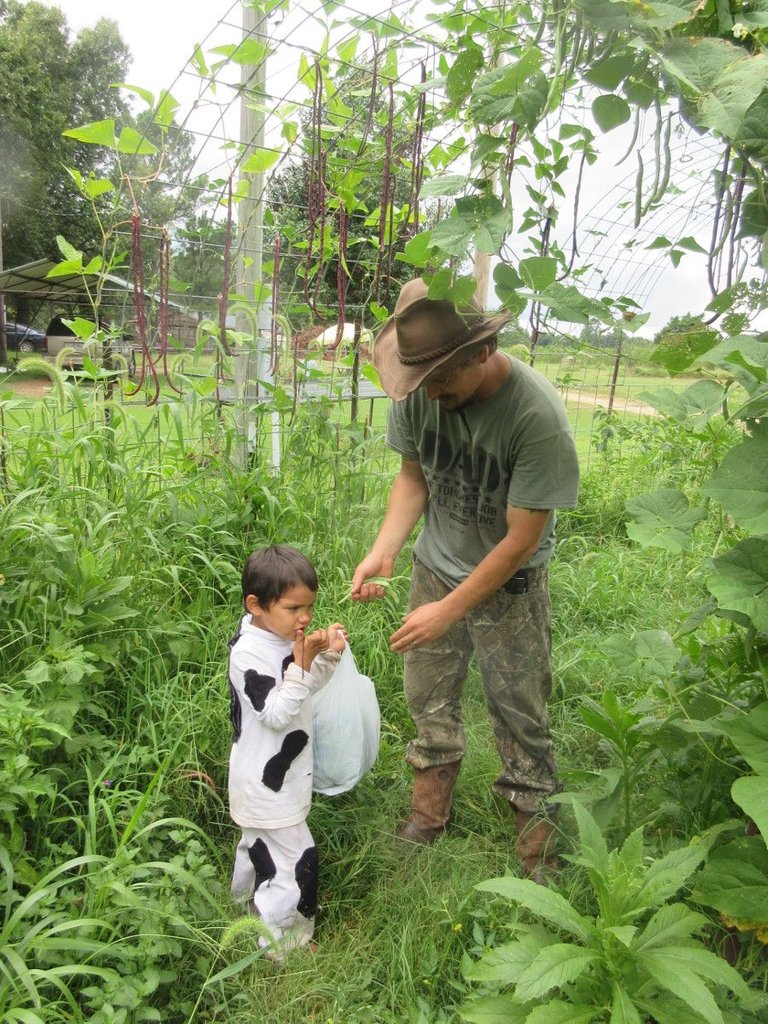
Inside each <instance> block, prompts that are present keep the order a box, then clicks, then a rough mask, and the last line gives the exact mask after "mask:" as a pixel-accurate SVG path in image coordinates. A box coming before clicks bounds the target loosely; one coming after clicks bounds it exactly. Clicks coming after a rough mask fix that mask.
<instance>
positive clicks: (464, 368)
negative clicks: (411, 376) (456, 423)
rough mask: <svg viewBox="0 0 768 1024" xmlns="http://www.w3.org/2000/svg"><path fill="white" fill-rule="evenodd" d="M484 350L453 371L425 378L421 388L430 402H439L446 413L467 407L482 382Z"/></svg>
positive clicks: (441, 371)
mask: <svg viewBox="0 0 768 1024" xmlns="http://www.w3.org/2000/svg"><path fill="white" fill-rule="evenodd" d="M485 356H486V350H485V349H482V350H481V351H480V352H477V353H475V355H474V356H472V357H471V358H470V359H469V360H468V361H466V362H464V363H462V364H460V365H459V366H457V367H455V368H454V369H453V370H442V369H441V370H440V371H439V372H438V373H435V374H433V375H431V376H430V377H428V378H427V380H425V381H424V383H423V385H422V387H423V388H424V390H425V391H426V393H427V398H428V399H429V400H430V401H431V402H439V403H440V408H441V409H445V410H446V412H457V411H458V410H459V409H463V408H464V406H465V405H469V404H470V403H471V402H472V400H473V398H474V397H475V393H476V391H477V389H478V388H479V387H480V384H481V383H482V380H483V364H484V363H485Z"/></svg>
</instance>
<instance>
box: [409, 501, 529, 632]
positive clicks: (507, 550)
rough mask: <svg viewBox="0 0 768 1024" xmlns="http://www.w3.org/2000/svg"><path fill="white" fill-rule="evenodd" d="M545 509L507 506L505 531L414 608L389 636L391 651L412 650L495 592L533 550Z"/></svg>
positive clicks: (525, 560)
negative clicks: (455, 580) (433, 597)
mask: <svg viewBox="0 0 768 1024" xmlns="http://www.w3.org/2000/svg"><path fill="white" fill-rule="evenodd" d="M548 518H549V509H527V508H515V507H514V506H512V505H508V506H507V534H506V536H505V537H504V539H503V540H501V541H499V543H498V544H497V545H496V547H494V548H493V549H492V550H491V551H489V552H488V554H487V555H486V556H485V558H484V559H483V560H482V562H480V563H479V565H478V566H477V567H476V568H475V569H473V570H472V572H471V573H470V574H469V576H467V578H466V579H465V580H463V581H462V582H461V583H460V584H459V586H458V587H456V589H455V590H452V591H451V592H450V593H449V594H447V595H446V596H445V597H444V598H443V599H442V600H440V601H432V602H430V603H429V604H425V605H422V606H421V607H420V608H414V610H413V611H412V612H409V613H408V614H407V615H406V616H405V617H404V619H403V625H402V626H401V627H400V629H398V630H397V632H396V633H393V634H392V636H391V637H390V644H389V645H390V648H391V649H392V650H393V651H398V652H402V651H406V650H409V649H410V650H413V649H414V648H416V647H420V646H421V645H422V644H425V643H428V642H429V641H432V640H437V638H438V637H441V636H443V634H444V633H447V632H448V630H449V629H450V628H451V626H453V625H454V623H456V622H458V621H459V619H461V618H463V617H464V615H466V613H467V612H468V611H470V610H471V609H472V608H476V607H477V605H479V604H481V603H482V602H483V601H484V600H485V599H486V598H487V597H490V595H491V594H493V593H495V592H496V591H497V590H499V589H500V587H501V586H502V585H503V584H504V583H506V582H507V580H508V579H509V578H510V576H513V575H514V574H515V573H516V572H517V570H518V569H519V568H520V566H521V565H525V563H526V562H527V561H528V560H529V559H530V557H531V556H532V555H533V554H534V553H535V552H536V550H537V549H538V547H539V543H540V541H541V535H542V532H543V530H544V527H545V526H546V524H547V520H548Z"/></svg>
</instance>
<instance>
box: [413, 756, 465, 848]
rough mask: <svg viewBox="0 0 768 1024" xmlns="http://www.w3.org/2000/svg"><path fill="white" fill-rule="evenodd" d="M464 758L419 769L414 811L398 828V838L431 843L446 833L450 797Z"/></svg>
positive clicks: (414, 792) (414, 795)
mask: <svg viewBox="0 0 768 1024" xmlns="http://www.w3.org/2000/svg"><path fill="white" fill-rule="evenodd" d="M460 766H461V761H454V762H453V764H438V765H435V766H434V767H432V768H416V769H415V776H414V780H413V795H412V797H411V806H412V807H413V812H412V813H411V816H410V817H409V818H406V820H405V821H404V822H403V823H402V824H401V825H400V827H399V828H398V830H397V836H398V838H399V839H408V840H410V842H412V843H420V844H421V845H422V846H428V845H429V844H430V843H433V842H434V841H435V839H437V837H438V836H439V835H441V834H442V833H443V832H445V826H446V825H447V823H448V817H449V815H450V813H451V800H452V797H453V787H454V785H455V783H456V777H457V775H458V774H459V767H460Z"/></svg>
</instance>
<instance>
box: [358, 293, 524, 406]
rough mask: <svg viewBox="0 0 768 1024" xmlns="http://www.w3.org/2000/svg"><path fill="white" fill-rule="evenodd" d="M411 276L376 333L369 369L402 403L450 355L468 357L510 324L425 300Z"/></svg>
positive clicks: (505, 317) (471, 308) (470, 308)
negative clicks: (387, 318)
mask: <svg viewBox="0 0 768 1024" xmlns="http://www.w3.org/2000/svg"><path fill="white" fill-rule="evenodd" d="M427 293H428V287H427V284H426V282H425V281H423V280H422V278H420V277H417V278H416V279H415V280H413V281H408V282H407V283H406V284H404V285H403V288H402V291H401V292H400V295H399V296H398V299H397V302H396V304H395V312H394V314H393V316H391V317H390V318H389V320H387V322H386V323H385V324H384V326H383V327H382V329H381V330H380V331H379V333H378V335H377V337H376V342H375V344H374V348H373V364H374V366H375V367H376V369H377V370H378V372H379V380H380V381H381V386H382V388H383V389H384V390H385V391H386V393H387V394H388V395H389V397H390V398H395V399H398V400H399V399H402V398H405V397H406V395H409V394H410V393H411V392H412V391H415V390H416V389H417V388H419V387H421V385H422V384H423V383H424V381H425V380H426V378H427V377H428V376H429V375H430V374H431V373H434V371H435V370H436V369H437V368H438V367H440V366H444V365H445V364H446V363H450V362H451V361H452V360H454V359H455V357H456V356H458V355H461V356H462V357H463V358H469V357H470V356H471V355H472V354H473V352H474V350H476V349H479V348H481V347H482V344H483V343H484V342H486V341H487V340H488V338H492V337H493V336H494V335H495V334H496V333H497V332H498V331H499V329H500V328H501V327H503V326H504V324H506V323H508V321H509V320H510V319H511V318H510V315H509V313H497V314H495V315H493V316H490V315H488V314H486V313H483V311H482V310H481V309H480V307H479V306H478V305H477V304H476V303H475V302H474V301H472V302H471V303H470V304H469V305H467V306H462V307H461V309H457V308H456V306H455V304H454V303H453V302H452V301H451V300H450V299H430V298H428V297H427Z"/></svg>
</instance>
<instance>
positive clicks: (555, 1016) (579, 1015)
mask: <svg viewBox="0 0 768 1024" xmlns="http://www.w3.org/2000/svg"><path fill="white" fill-rule="evenodd" d="M601 1015H602V1009H601V1008H600V1007H596V1006H579V1005H576V1004H574V1003H565V1002H563V1000H562V999H550V1000H549V1002H548V1003H545V1004H544V1006H537V1007H535V1008H534V1009H533V1010H531V1012H530V1014H529V1015H528V1016H527V1017H526V1018H525V1024H591V1022H592V1021H593V1020H595V1019H596V1018H598V1017H600V1016H601Z"/></svg>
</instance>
